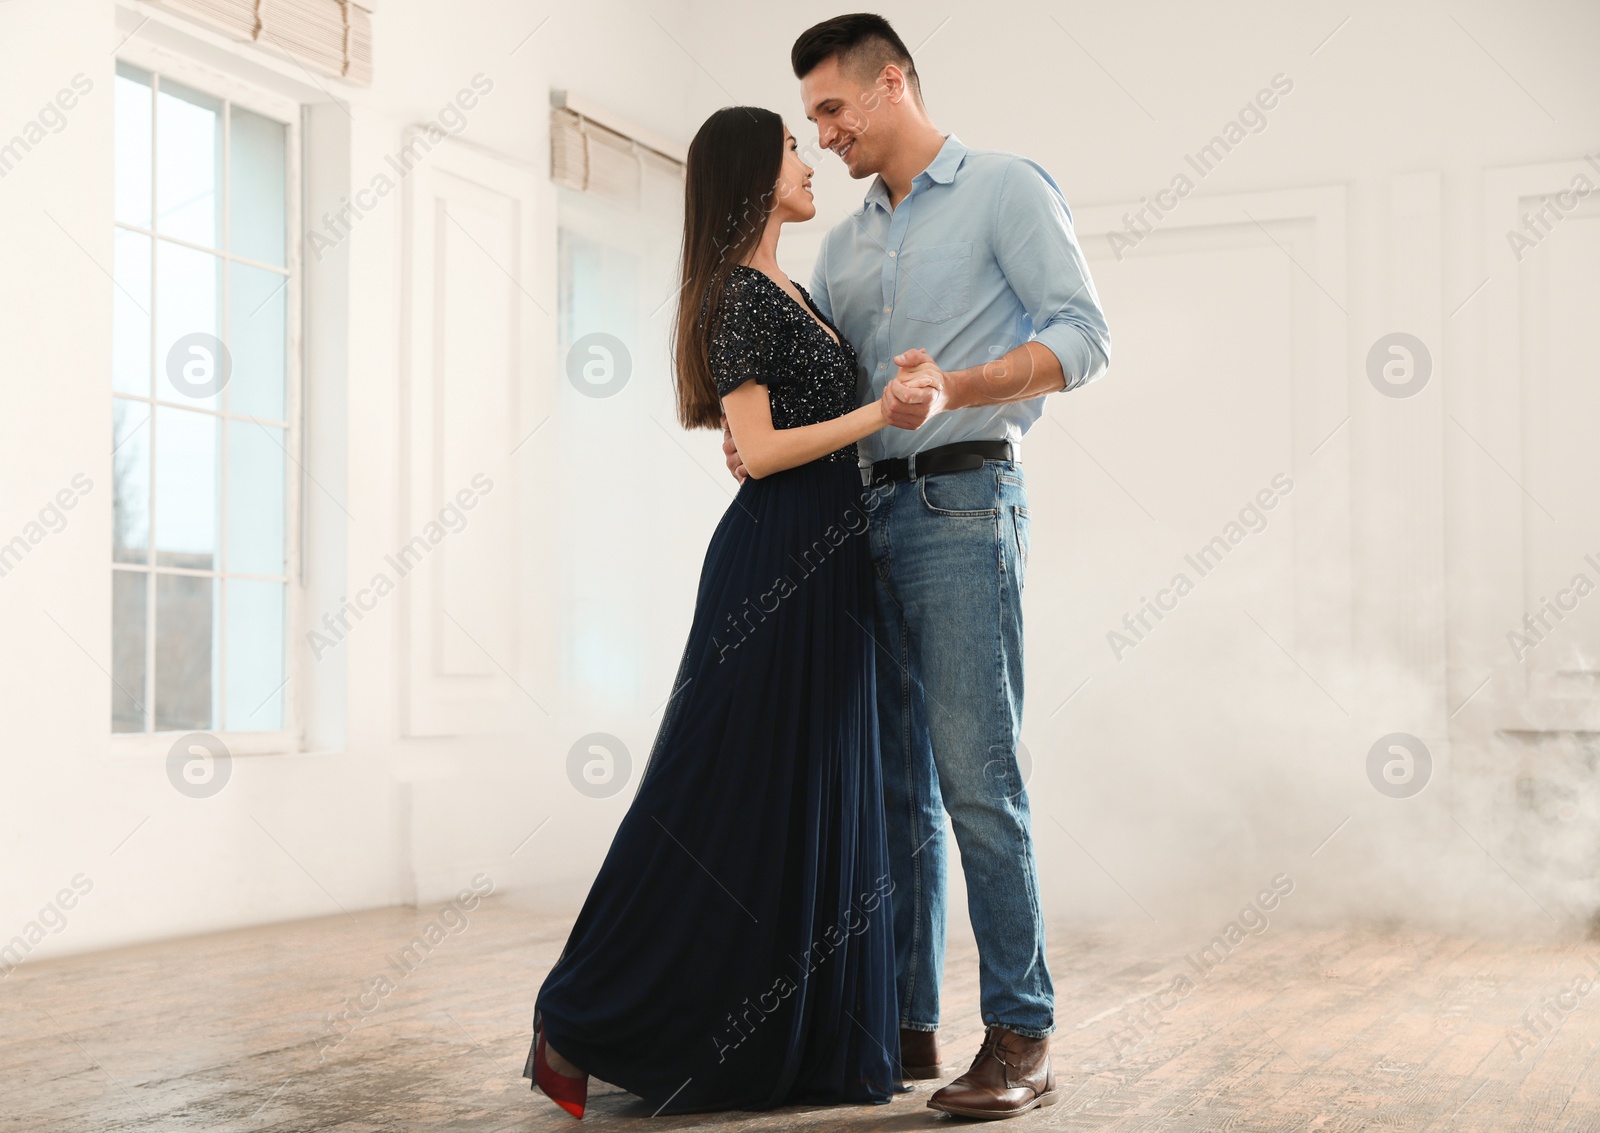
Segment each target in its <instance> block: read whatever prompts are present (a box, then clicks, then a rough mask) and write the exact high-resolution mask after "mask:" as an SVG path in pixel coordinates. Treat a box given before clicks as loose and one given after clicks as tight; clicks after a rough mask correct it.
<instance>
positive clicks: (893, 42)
mask: <svg viewBox="0 0 1600 1133" xmlns="http://www.w3.org/2000/svg"><path fill="white" fill-rule="evenodd" d="M834 56H838V58H839V69H840V70H841V71H843V72H844V73H845V74H847V75H849V76H850V77H851V78H853V79H856V80H857V81H859V82H861V83H862V84H864V85H870V84H872V83H873V82H874V81H875V80H876V79H877V77H878V76H879V75H880V74H881V73H882V72H883V69H884V68H885V67H886V66H888V65H889V64H890V63H893V64H894V65H895V66H897V67H899V68H900V69H901V70H902V71H904V72H905V74H906V82H907V83H908V84H909V85H910V87H911V89H912V91H913V92H914V93H915V94H916V96H917V101H918V102H921V101H922V80H921V79H919V78H917V68H916V65H915V64H913V63H912V62H911V52H909V51H907V50H906V45H905V43H904V42H902V41H901V39H900V37H899V36H898V35H896V34H895V30H894V28H892V27H890V26H889V21H888V20H886V19H884V18H883V17H882V16H879V15H876V14H875V13H872V12H852V13H851V14H849V15H847V16H835V17H833V19H831V20H823V21H822V22H821V23H820V24H818V25H816V26H815V27H812V28H807V29H806V30H805V31H803V32H801V33H800V38H799V39H797V40H795V41H794V47H792V48H790V50H789V62H790V63H792V64H793V65H794V77H795V78H797V79H803V78H805V77H806V76H807V75H809V74H810V73H811V72H812V71H814V70H816V69H817V67H819V66H821V65H822V64H823V63H824V62H826V61H827V60H828V59H830V58H832V57H834Z"/></svg>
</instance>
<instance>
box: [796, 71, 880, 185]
mask: <svg viewBox="0 0 1600 1133" xmlns="http://www.w3.org/2000/svg"><path fill="white" fill-rule="evenodd" d="M800 101H801V104H802V105H803V106H804V107H805V112H806V117H807V118H808V119H810V120H811V121H813V122H815V123H816V124H817V142H818V144H819V145H821V146H822V148H823V149H829V150H832V151H833V152H834V153H836V154H838V155H839V158H840V160H842V161H843V162H844V165H845V168H846V169H848V170H849V171H850V176H852V177H857V178H860V177H870V176H871V175H872V174H874V173H877V172H878V170H879V167H880V163H881V161H882V157H883V155H882V153H881V152H880V151H881V150H882V148H883V147H884V144H885V142H886V141H887V139H886V138H884V137H883V136H882V135H883V134H884V133H886V132H887V131H886V130H885V129H884V128H883V125H884V123H883V121H882V119H883V118H884V116H885V115H886V113H887V111H888V109H889V106H888V104H887V103H885V102H884V100H883V98H882V95H881V94H880V92H879V91H878V90H876V89H875V88H873V87H869V86H862V85H861V83H859V82H857V81H856V80H855V79H852V78H851V77H850V76H849V75H847V74H845V73H844V72H843V71H842V70H841V69H840V67H839V57H838V56H837V55H835V56H833V57H832V58H831V59H824V60H823V61H822V62H821V63H819V64H818V65H817V66H816V67H813V68H812V69H811V72H810V73H809V74H807V75H806V77H805V78H803V79H801V80H800ZM875 124H876V125H877V126H878V129H877V130H876V131H875V130H874V129H873V127H874V125H875Z"/></svg>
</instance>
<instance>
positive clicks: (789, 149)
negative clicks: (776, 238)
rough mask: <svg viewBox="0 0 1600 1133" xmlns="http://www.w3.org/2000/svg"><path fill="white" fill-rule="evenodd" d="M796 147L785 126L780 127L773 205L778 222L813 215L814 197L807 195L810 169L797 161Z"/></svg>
mask: <svg viewBox="0 0 1600 1133" xmlns="http://www.w3.org/2000/svg"><path fill="white" fill-rule="evenodd" d="M799 148H800V147H799V144H798V143H797V142H796V141H795V140H794V135H793V134H791V133H790V132H789V127H787V126H785V127H784V128H783V168H781V169H780V170H778V184H777V187H776V195H777V203H776V204H775V205H774V206H773V210H772V211H773V215H774V217H775V218H776V219H777V220H779V221H780V222H782V221H787V220H795V221H804V220H810V219H811V218H812V217H814V216H816V215H817V205H816V200H815V198H813V197H812V195H811V174H812V173H813V172H815V171H814V170H813V169H812V168H811V166H809V165H807V164H806V163H805V162H803V161H801V160H800V153H799Z"/></svg>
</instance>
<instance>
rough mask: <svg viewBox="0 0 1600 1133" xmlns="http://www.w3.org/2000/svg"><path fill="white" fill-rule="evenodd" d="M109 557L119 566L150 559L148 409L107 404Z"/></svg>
mask: <svg viewBox="0 0 1600 1133" xmlns="http://www.w3.org/2000/svg"><path fill="white" fill-rule="evenodd" d="M111 478H112V485H111V520H112V532H111V557H112V559H113V560H114V561H115V562H119V563H143V562H147V561H149V558H150V406H149V405H148V404H146V403H145V402H142V401H127V400H124V399H123V398H120V397H118V398H114V399H113V400H112V402H111Z"/></svg>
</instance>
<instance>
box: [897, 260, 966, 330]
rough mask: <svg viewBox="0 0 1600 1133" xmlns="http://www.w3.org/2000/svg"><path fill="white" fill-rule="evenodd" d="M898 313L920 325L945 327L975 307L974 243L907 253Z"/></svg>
mask: <svg viewBox="0 0 1600 1133" xmlns="http://www.w3.org/2000/svg"><path fill="white" fill-rule="evenodd" d="M899 259H900V275H899V282H898V284H897V287H896V309H897V310H898V311H899V312H900V314H902V315H904V316H905V317H906V318H908V319H911V320H913V321H914V322H919V323H942V322H944V321H945V320H946V319H951V318H954V317H955V316H957V315H961V314H965V313H966V311H967V308H969V307H970V306H972V241H970V240H968V241H966V242H965V243H960V244H934V245H932V246H931V247H926V248H914V249H911V250H910V251H907V252H904V253H902V254H901V256H900V257H899Z"/></svg>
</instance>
